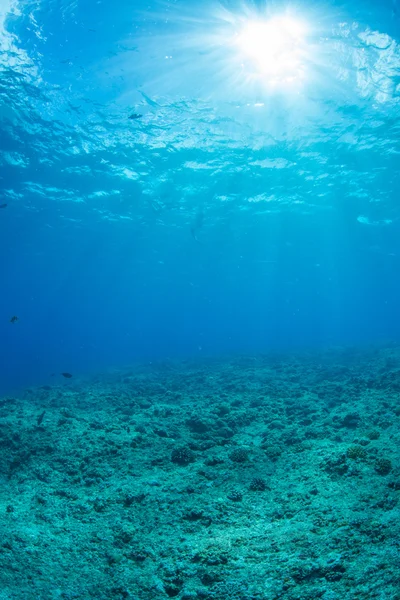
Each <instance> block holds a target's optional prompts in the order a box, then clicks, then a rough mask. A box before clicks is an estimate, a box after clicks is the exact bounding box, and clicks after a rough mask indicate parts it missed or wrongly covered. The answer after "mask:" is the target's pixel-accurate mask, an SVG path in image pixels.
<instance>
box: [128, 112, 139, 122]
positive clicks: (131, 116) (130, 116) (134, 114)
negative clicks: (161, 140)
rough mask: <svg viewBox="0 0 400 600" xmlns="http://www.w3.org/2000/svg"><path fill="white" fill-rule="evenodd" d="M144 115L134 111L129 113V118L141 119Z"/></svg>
mask: <svg viewBox="0 0 400 600" xmlns="http://www.w3.org/2000/svg"><path fill="white" fill-rule="evenodd" d="M142 117H143V115H140V114H139V113H132V114H131V115H129V117H128V119H132V120H136V119H141V118H142Z"/></svg>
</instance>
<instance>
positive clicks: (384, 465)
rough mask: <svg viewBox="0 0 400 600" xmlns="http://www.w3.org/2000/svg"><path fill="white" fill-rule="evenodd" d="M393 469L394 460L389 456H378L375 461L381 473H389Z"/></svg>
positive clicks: (376, 469) (377, 470) (376, 468)
mask: <svg viewBox="0 0 400 600" xmlns="http://www.w3.org/2000/svg"><path fill="white" fill-rule="evenodd" d="M391 470H392V461H391V460H389V459H388V458H378V459H377V461H376V462H375V471H376V472H377V473H379V475H387V474H388V473H390V471H391Z"/></svg>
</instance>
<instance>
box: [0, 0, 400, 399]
mask: <svg viewBox="0 0 400 600" xmlns="http://www.w3.org/2000/svg"><path fill="white" fill-rule="evenodd" d="M288 11H289V12H290V14H291V17H292V18H294V19H300V20H302V21H304V22H305V23H306V24H307V28H306V29H307V31H306V33H305V34H304V35H303V34H302V37H301V40H300V41H299V40H298V39H297V38H296V40H295V42H293V40H292V41H291V42H290V44H289V50H287V48H286V49H285V51H286V50H287V51H288V52H292V50H293V45H294V46H296V44H299V56H300V58H298V61H299V65H297V66H296V65H295V66H294V67H293V65H292V66H289V67H287V65H286V66H284V67H279V64H278V61H279V60H280V55H279V51H278V53H277V54H275V55H274V57H273V62H275V63H276V64H278V67H276V64H275V66H271V64H269V65H267V67H265V65H261V64H260V61H259V60H258V58H257V57H254V56H250V55H249V54H248V52H247V50H246V49H244V48H243V47H241V48H239V47H238V44H237V43H236V42H237V39H238V36H240V32H241V30H242V29H243V28H244V27H246V23H247V22H250V21H254V20H260V21H265V20H268V19H271V18H274V17H275V16H276V15H281V14H287V13H288ZM399 19H400V8H399V7H398V5H397V2H396V1H394V2H382V1H380V2H368V3H366V2H364V1H363V2H358V3H355V2H347V3H346V2H313V3H312V4H311V3H305V2H303V3H301V2H300V3H296V5H295V6H294V5H293V6H290V5H288V4H287V3H280V2H274V3H268V4H264V3H261V2H257V3H256V2H253V3H247V4H246V3H239V2H228V1H227V2H225V3H223V4H217V3H216V2H210V3H200V2H194V1H192V2H188V1H181V0H177V1H175V2H165V3H155V2H153V0H149V1H147V2H143V1H142V0H138V1H135V2H123V1H121V2H118V3H115V2H114V3H112V2H107V1H103V2H101V1H99V2H93V1H80V0H75V1H73V2H64V1H61V0H60V1H57V2H55V1H54V0H45V1H38V2H28V1H20V2H17V1H12V0H3V1H2V3H1V5H0V204H1V205H3V204H6V205H7V206H5V207H3V208H1V209H0V261H1V262H0V286H1V287H0V391H1V392H4V391H9V390H14V389H17V388H23V387H24V386H27V385H32V384H36V383H46V382H47V381H49V378H51V374H52V373H57V374H58V373H59V372H60V371H69V372H72V373H73V374H83V373H87V372H92V371H100V370H101V369H107V368H108V367H111V366H115V365H126V364H129V363H130V362H132V361H149V360H158V359H164V358H168V357H182V358H185V357H191V358H193V357H196V356H199V357H203V356H210V355H220V354H221V355H222V354H234V353H257V352H261V351H265V350H269V349H274V348H280V349H281V348H284V349H290V348H293V347H309V346H313V347H326V346H329V345H347V344H374V343H381V342H387V341H399V339H400V320H399V318H398V311H399V305H400V302H399V301H400V289H399V286H400V279H399V257H400V254H399V253H400V241H399V240H400V235H399V234H400V223H399V192H400V189H399V187H400V184H399V169H398V165H399V153H400V136H399V133H400V121H399V112H400V100H399V98H400V46H399V43H400V21H399ZM271 35H272V34H271ZM262 51H263V52H266V50H265V48H264V49H263V50H262ZM271 51H272V52H275V50H271ZM267 52H268V49H267ZM296 60H297V59H296ZM289 62H290V61H289ZM285 69H289V71H290V72H289V73H288V74H287V73H285ZM299 73H300V75H299ZM289 79H290V80H291V81H287V80H289ZM132 115H134V116H137V117H138V118H129V117H130V116H132ZM14 315H15V316H17V317H18V321H17V322H16V323H11V322H10V319H11V318H12V317H13V316H14Z"/></svg>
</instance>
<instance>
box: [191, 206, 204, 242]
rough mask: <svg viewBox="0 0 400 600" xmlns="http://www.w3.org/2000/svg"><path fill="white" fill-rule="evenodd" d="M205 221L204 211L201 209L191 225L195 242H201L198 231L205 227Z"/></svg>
mask: <svg viewBox="0 0 400 600" xmlns="http://www.w3.org/2000/svg"><path fill="white" fill-rule="evenodd" d="M203 221H204V213H203V211H202V210H201V209H200V210H199V211H198V212H197V214H196V216H195V218H194V220H193V222H192V224H191V226H190V233H191V234H192V238H193V239H194V241H195V242H197V243H198V244H201V242H200V240H199V237H198V235H197V233H198V231H199V230H200V229H201V228H202V227H203Z"/></svg>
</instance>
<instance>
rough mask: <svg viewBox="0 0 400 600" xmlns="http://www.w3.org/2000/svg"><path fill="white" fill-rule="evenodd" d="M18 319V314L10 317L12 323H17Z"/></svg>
mask: <svg viewBox="0 0 400 600" xmlns="http://www.w3.org/2000/svg"><path fill="white" fill-rule="evenodd" d="M17 321H18V317H17V316H16V315H14V316H13V317H11V319H10V323H16V322H17Z"/></svg>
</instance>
